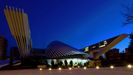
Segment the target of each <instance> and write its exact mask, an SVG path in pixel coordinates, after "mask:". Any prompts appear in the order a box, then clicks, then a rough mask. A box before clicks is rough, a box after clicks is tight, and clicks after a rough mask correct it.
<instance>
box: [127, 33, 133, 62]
mask: <svg viewBox="0 0 133 75" xmlns="http://www.w3.org/2000/svg"><path fill="white" fill-rule="evenodd" d="M129 38H130V44H129V46H128V48H127V50H126V61H127V62H128V63H133V33H131V34H130V37H129Z"/></svg>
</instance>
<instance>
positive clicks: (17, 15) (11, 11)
mask: <svg viewBox="0 0 133 75" xmlns="http://www.w3.org/2000/svg"><path fill="white" fill-rule="evenodd" d="M4 14H5V16H6V20H7V23H8V26H9V28H10V31H11V34H12V36H13V37H14V38H15V40H16V42H17V46H18V49H19V53H20V56H21V57H22V58H24V57H27V56H29V54H30V51H31V45H32V44H31V36H30V28H29V23H28V16H27V14H26V13H25V12H24V10H22V9H18V8H14V7H8V6H7V7H6V8H5V9H4Z"/></svg>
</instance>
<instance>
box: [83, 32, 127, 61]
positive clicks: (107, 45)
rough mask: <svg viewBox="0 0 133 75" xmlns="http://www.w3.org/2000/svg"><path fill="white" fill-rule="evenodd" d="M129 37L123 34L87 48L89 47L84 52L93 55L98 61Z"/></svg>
mask: <svg viewBox="0 0 133 75" xmlns="http://www.w3.org/2000/svg"><path fill="white" fill-rule="evenodd" d="M127 36H128V34H121V35H118V36H116V37H113V38H110V39H107V40H104V41H101V42H98V43H96V44H93V45H90V46H87V47H85V48H83V49H82V50H83V51H84V52H85V53H88V54H91V55H92V58H94V59H98V58H99V56H101V55H102V54H104V53H105V52H107V51H108V50H109V49H111V48H112V47H113V46H115V45H116V44H118V43H119V42H120V41H122V40H123V39H125V38H126V37H127Z"/></svg>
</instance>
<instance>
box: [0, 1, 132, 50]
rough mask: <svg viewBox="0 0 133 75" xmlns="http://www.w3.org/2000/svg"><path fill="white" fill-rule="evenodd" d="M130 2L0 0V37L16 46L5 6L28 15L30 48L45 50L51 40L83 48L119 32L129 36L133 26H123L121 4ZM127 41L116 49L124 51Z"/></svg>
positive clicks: (10, 44)
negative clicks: (30, 38) (6, 16)
mask: <svg viewBox="0 0 133 75" xmlns="http://www.w3.org/2000/svg"><path fill="white" fill-rule="evenodd" d="M132 3H133V0H0V35H2V36H4V37H6V38H7V39H8V43H9V47H11V46H16V43H15V40H14V38H13V37H12V36H11V33H10V30H9V28H8V25H7V21H6V19H5V16H4V13H3V9H4V7H5V6H6V5H9V6H13V7H16V8H22V9H24V11H25V12H26V13H27V14H28V17H29V24H30V30H31V37H32V46H33V48H45V47H46V46H47V45H48V44H49V43H50V42H52V41H54V40H59V41H62V42H64V43H66V44H69V45H71V46H73V47H75V48H78V49H80V48H83V47H86V46H89V45H91V44H94V43H97V42H99V41H101V40H105V39H108V38H111V37H114V36H117V35H119V34H122V33H131V32H132V31H133V25H132V24H129V25H127V26H123V22H124V16H123V15H122V12H123V11H124V7H123V5H131V4H132ZM128 44H129V39H128V38H126V39H125V40H123V41H122V42H121V43H120V44H118V45H117V46H115V47H116V48H119V49H121V51H122V50H123V49H124V48H126V47H127V46H128Z"/></svg>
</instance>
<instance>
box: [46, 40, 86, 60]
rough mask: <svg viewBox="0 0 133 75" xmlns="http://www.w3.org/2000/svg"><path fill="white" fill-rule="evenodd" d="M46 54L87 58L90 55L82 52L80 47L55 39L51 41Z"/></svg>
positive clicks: (48, 55) (55, 56)
mask: <svg viewBox="0 0 133 75" xmlns="http://www.w3.org/2000/svg"><path fill="white" fill-rule="evenodd" d="M45 55H46V57H48V58H63V57H65V58H67V57H69V58H72V57H77V58H81V57H83V58H86V57H87V56H88V54H87V53H84V52H80V51H79V50H78V49H76V48H73V47H71V46H69V45H67V44H64V43H62V42H59V41H53V42H52V43H50V44H49V45H48V47H47V48H46V52H45Z"/></svg>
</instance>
